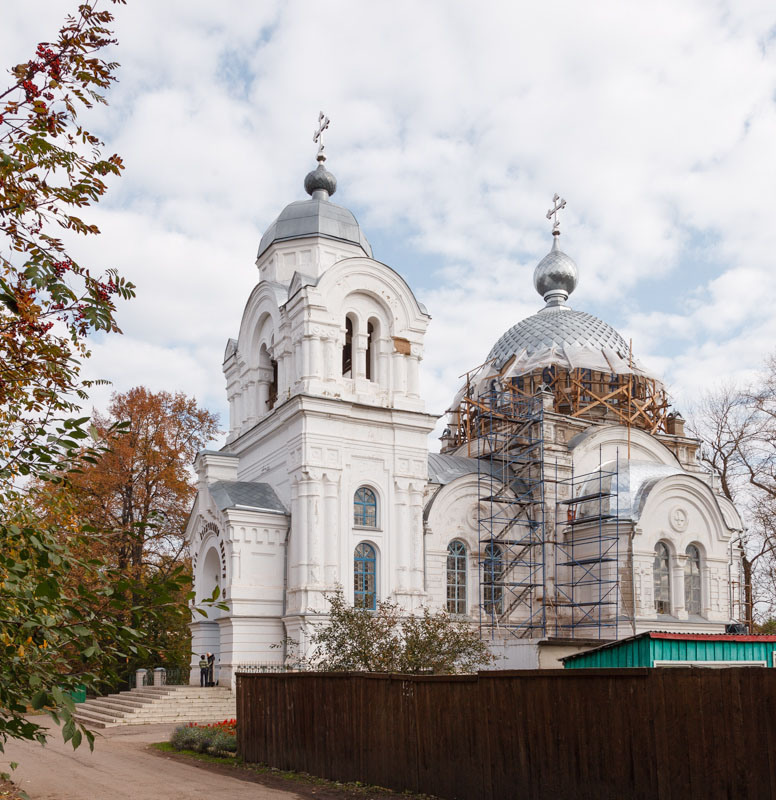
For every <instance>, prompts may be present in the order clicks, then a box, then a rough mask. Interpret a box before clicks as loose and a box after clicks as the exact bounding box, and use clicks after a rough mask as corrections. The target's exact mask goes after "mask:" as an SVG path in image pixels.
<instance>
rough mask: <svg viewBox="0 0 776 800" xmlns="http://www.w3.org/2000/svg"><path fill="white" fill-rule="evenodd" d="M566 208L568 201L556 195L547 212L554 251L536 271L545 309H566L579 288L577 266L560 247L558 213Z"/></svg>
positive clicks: (536, 283) (538, 287) (535, 279)
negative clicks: (575, 290) (570, 298)
mask: <svg viewBox="0 0 776 800" xmlns="http://www.w3.org/2000/svg"><path fill="white" fill-rule="evenodd" d="M565 207H566V201H565V200H564V199H563V198H562V197H561V196H560V195H559V194H557V193H556V194H555V195H554V196H553V198H552V208H551V209H550V210H549V211H548V212H547V219H549V220H552V249H551V250H550V252H549V253H547V255H546V256H545V257H544V258H543V259H542V260H541V261H540V262H539V264H538V265H537V267H536V269H535V270H534V286H535V287H536V291H537V292H539V294H540V295H541V296H542V297H543V298H544V300H545V302H546V303H547V305H546V306H545V308H549V307H555V306H560V307H563V308H566V307H567V306H566V300H568V298H569V295H570V294H571V293H572V292H573V291H574V289H575V288H576V286H577V279H578V273H577V265H576V264H575V263H574V261H573V259H571V258H569V257H568V256H567V255H566V254H565V253H564V252H563V251H562V250H561V249H560V247H558V237H559V236H560V222H559V220H558V212H559V211H560V210H561V209H562V208H565Z"/></svg>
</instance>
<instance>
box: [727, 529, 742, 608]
mask: <svg viewBox="0 0 776 800" xmlns="http://www.w3.org/2000/svg"><path fill="white" fill-rule="evenodd" d="M736 542H739V543H741V537H740V536H739V537H738V538H737V539H733V538H732V537H731V539H730V554H729V556H728V605H729V607H730V608H729V610H730V621H731V622H732V621H733V620H735V617H734V616H733V609H734V607H735V599H734V597H733V545H734V544H735V543H736ZM739 577H740V576H739Z"/></svg>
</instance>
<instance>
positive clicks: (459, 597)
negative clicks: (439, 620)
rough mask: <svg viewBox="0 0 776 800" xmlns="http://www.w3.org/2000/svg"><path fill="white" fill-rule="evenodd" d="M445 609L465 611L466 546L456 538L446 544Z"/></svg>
mask: <svg viewBox="0 0 776 800" xmlns="http://www.w3.org/2000/svg"><path fill="white" fill-rule="evenodd" d="M447 610H448V612H449V613H450V614H465V613H466V547H465V546H464V543H463V542H459V541H457V540H455V541H452V542H450V544H449V545H447Z"/></svg>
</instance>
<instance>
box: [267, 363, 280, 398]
mask: <svg viewBox="0 0 776 800" xmlns="http://www.w3.org/2000/svg"><path fill="white" fill-rule="evenodd" d="M270 366H271V367H272V381H271V382H270V385H269V393H268V396H267V408H268V409H273V408H274V407H275V403H277V401H278V362H277V361H275V359H274V358H273V359H272V361H270Z"/></svg>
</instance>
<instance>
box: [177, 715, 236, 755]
mask: <svg viewBox="0 0 776 800" xmlns="http://www.w3.org/2000/svg"><path fill="white" fill-rule="evenodd" d="M170 744H171V745H172V746H173V747H174V748H175V749H176V750H194V751H195V752H196V753H209V754H210V755H214V756H220V755H232V754H234V753H236V752H237V721H236V720H233V719H225V720H224V721H223V722H214V723H211V724H209V725H199V724H198V723H196V722H189V723H188V724H187V725H179V726H178V727H177V728H176V729H175V730H174V731H173V732H172V735H171V736H170Z"/></svg>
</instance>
